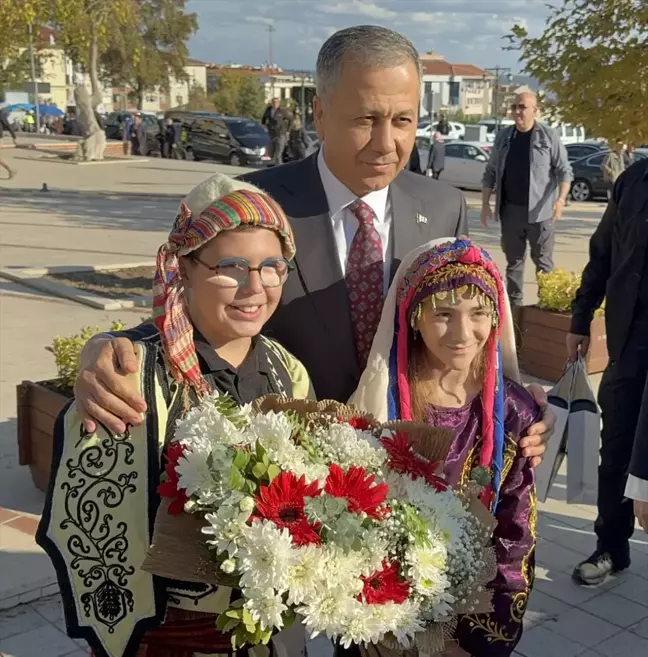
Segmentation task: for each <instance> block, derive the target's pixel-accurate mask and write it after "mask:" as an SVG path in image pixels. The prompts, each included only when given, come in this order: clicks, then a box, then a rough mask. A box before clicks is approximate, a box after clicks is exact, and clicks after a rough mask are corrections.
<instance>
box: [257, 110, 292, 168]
mask: <svg viewBox="0 0 648 657" xmlns="http://www.w3.org/2000/svg"><path fill="white" fill-rule="evenodd" d="M261 123H262V124H263V125H264V126H265V127H266V129H267V130H268V135H269V137H270V143H271V144H272V163H273V164H274V165H278V164H281V163H282V162H283V152H284V149H285V148H286V140H287V138H288V130H289V129H290V126H291V124H292V116H291V114H290V112H288V111H287V110H285V109H284V108H283V107H281V105H280V103H279V99H278V98H273V99H272V104H271V105H269V106H268V107H267V108H266V111H265V112H264V114H263V118H262V119H261Z"/></svg>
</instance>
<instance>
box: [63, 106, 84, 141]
mask: <svg viewBox="0 0 648 657" xmlns="http://www.w3.org/2000/svg"><path fill="white" fill-rule="evenodd" d="M63 134H64V135H70V136H75V137H82V136H83V132H82V130H81V126H80V125H79V122H78V121H77V119H76V116H75V115H74V114H72V112H68V113H67V114H66V116H65V125H64V126H63Z"/></svg>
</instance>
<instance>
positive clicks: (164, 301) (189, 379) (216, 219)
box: [153, 174, 295, 395]
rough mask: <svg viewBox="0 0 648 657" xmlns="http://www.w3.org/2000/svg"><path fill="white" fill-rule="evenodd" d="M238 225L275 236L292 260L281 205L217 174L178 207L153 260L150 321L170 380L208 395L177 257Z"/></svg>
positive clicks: (290, 236) (292, 244)
mask: <svg viewBox="0 0 648 657" xmlns="http://www.w3.org/2000/svg"><path fill="white" fill-rule="evenodd" d="M240 226H260V227H264V228H269V229H271V230H274V231H276V232H277V233H278V235H279V238H280V240H281V244H282V251H283V255H284V257H285V258H286V259H287V260H292V259H293V258H294V256H295V242H294V239H293V234H292V230H291V228H290V224H289V223H288V219H287V218H286V215H285V213H284V211H283V210H282V209H281V206H279V204H278V203H277V202H276V201H274V200H273V199H272V198H270V197H269V196H268V195H266V194H264V193H263V192H262V191H261V190H258V189H256V188H254V187H252V186H251V185H248V184H246V183H242V182H239V181H236V180H233V179H231V178H229V177H227V176H224V175H222V174H217V175H216V176H213V177H212V178H210V179H208V180H206V181H204V182H203V183H201V184H200V185H198V187H196V188H195V189H194V190H193V191H192V192H191V193H190V194H189V195H188V196H187V198H186V199H185V200H184V201H183V202H182V203H181V204H180V210H179V212H178V216H177V217H176V219H175V222H174V224H173V228H172V230H171V232H170V233H169V239H168V241H167V242H166V243H165V244H163V245H162V246H161V247H160V249H159V251H158V255H157V268H156V272H155V276H154V279H153V321H154V323H155V325H156V326H157V328H158V330H159V332H160V336H161V339H162V344H163V345H164V349H165V353H166V357H167V361H168V365H169V368H170V370H171V374H172V376H173V378H174V379H175V380H176V381H178V382H179V383H186V384H189V385H190V386H192V387H193V388H194V389H195V390H196V391H197V392H198V394H199V395H204V394H207V393H208V392H209V386H208V384H207V382H206V381H205V379H204V378H203V376H202V374H201V372H200V365H199V362H198V356H197V354H196V349H195V346H194V341H193V326H192V324H191V319H190V317H189V312H188V308H187V301H186V298H185V294H184V286H183V283H182V278H181V276H180V261H179V258H180V257H182V256H186V255H188V254H190V253H191V252H192V251H195V250H196V249H198V248H200V247H201V246H203V245H204V244H206V243H207V242H209V241H210V240H212V239H214V238H215V237H216V236H217V235H218V234H219V233H221V232H223V231H225V230H233V229H235V228H238V227H240Z"/></svg>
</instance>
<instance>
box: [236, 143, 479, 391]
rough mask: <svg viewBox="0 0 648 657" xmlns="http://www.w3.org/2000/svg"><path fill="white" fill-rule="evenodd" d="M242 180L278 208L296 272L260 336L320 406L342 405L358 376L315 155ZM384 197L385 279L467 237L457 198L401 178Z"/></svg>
mask: <svg viewBox="0 0 648 657" xmlns="http://www.w3.org/2000/svg"><path fill="white" fill-rule="evenodd" d="M241 177H242V179H243V180H246V181H247V182H250V183H252V184H254V185H256V186H257V187H260V188H261V189H263V190H264V191H265V192H267V193H268V194H270V195H271V196H272V197H273V198H274V199H275V200H276V201H277V202H278V203H279V204H280V205H281V206H282V207H283V209H284V211H285V212H286V214H287V215H288V218H289V219H290V223H291V225H292V228H293V231H294V233H295V242H296V245H297V256H296V259H295V265H296V266H295V271H293V272H292V273H291V275H290V277H289V278H288V281H287V282H286V284H285V286H284V290H283V296H282V301H281V306H280V307H279V308H278V309H277V311H276V313H275V314H274V316H273V317H272V319H271V320H270V322H269V323H268V325H267V331H266V332H267V334H268V335H270V336H273V337H275V338H276V339H277V340H279V341H280V342H281V343H282V344H283V345H284V346H285V347H286V348H287V349H289V350H290V351H291V352H292V353H293V354H294V355H295V356H296V357H297V358H299V359H300V360H301V361H302V363H303V364H304V365H305V366H306V369H307V370H308V372H309V374H310V376H311V379H312V381H313V386H314V388H315V392H316V393H317V396H318V398H319V399H337V400H339V401H346V400H347V399H348V398H349V397H350V396H351V394H352V393H353V392H354V390H355V388H356V386H357V384H358V380H359V378H360V368H359V366H358V362H357V360H356V353H355V345H354V340H353V332H352V328H351V318H350V315H349V305H348V301H347V289H346V283H345V280H344V277H343V276H342V271H341V269H340V261H339V256H338V253H337V249H336V246H335V242H334V238H333V229H332V225H331V219H330V216H329V208H328V203H327V200H326V195H325V193H324V187H323V186H322V181H321V179H320V175H319V171H318V168H317V154H314V155H311V156H310V157H307V158H306V159H305V160H302V161H301V162H293V163H290V164H284V165H282V166H278V167H272V168H269V169H264V170H261V171H254V172H252V173H247V174H245V175H243V176H241ZM389 194H390V200H391V211H392V217H393V228H392V231H393V240H392V248H393V253H392V266H391V275H392V277H393V275H394V274H395V273H396V269H397V268H398V265H399V264H400V262H401V260H402V258H403V257H404V256H405V255H407V254H408V253H409V252H410V251H411V250H413V249H415V248H416V247H418V246H420V245H421V244H424V243H425V242H428V241H429V240H432V239H438V238H440V237H453V236H455V235H467V234H468V226H467V223H466V201H465V198H464V195H463V194H462V193H461V192H460V191H459V190H457V189H455V188H453V187H450V186H448V185H446V184H445V183H442V182H439V181H437V180H431V179H429V178H426V177H424V176H420V175H417V174H415V173H411V172H410V171H403V172H402V173H401V174H400V175H399V176H398V177H397V178H396V180H394V182H393V183H392V184H391V185H390V188H389ZM422 219H427V221H422Z"/></svg>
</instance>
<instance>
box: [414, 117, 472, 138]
mask: <svg viewBox="0 0 648 657" xmlns="http://www.w3.org/2000/svg"><path fill="white" fill-rule="evenodd" d="M448 123H449V124H450V133H449V134H447V135H444V140H449V139H461V138H462V137H463V136H464V135H465V134H466V126H465V125H464V124H463V123H457V122H456V121H448ZM438 126H439V124H438V123H433V124H430V122H429V121H421V122H419V124H418V127H417V129H416V136H417V137H428V138H429V137H430V134H431V133H432V132H436V131H437V128H438Z"/></svg>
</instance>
